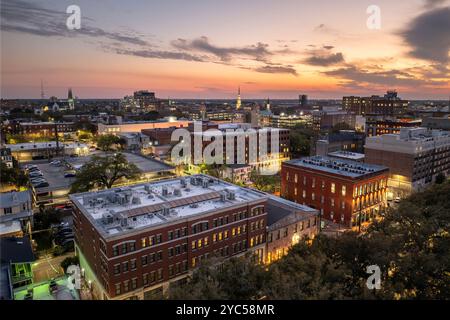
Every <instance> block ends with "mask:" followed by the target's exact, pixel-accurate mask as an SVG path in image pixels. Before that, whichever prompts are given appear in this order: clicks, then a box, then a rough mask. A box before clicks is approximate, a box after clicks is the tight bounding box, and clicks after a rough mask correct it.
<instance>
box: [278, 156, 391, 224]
mask: <svg viewBox="0 0 450 320" xmlns="http://www.w3.org/2000/svg"><path fill="white" fill-rule="evenodd" d="M388 173H389V169H388V168H387V167H383V166H378V165H368V164H362V163H359V162H355V161H348V160H341V159H334V158H329V157H322V156H314V157H308V158H302V159H297V160H291V161H287V162H284V163H283V166H282V169H281V195H282V197H283V198H286V199H288V200H291V201H294V202H296V203H300V204H304V205H307V206H310V207H312V208H315V209H318V210H319V211H320V216H321V219H325V220H330V221H332V222H333V223H339V224H341V225H343V226H344V227H346V228H355V227H358V228H360V227H361V226H362V225H363V224H365V223H368V222H370V221H371V220H372V219H374V218H376V217H377V216H378V215H379V214H380V213H381V212H382V211H383V210H384V208H385V207H386V201H387V199H386V192H387V178H388Z"/></svg>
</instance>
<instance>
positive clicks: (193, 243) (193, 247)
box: [192, 240, 196, 249]
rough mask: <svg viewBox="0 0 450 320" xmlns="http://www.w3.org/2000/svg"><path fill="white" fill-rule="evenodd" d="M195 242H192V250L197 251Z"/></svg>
mask: <svg viewBox="0 0 450 320" xmlns="http://www.w3.org/2000/svg"><path fill="white" fill-rule="evenodd" d="M195 243H196V242H195V240H194V241H192V249H195Z"/></svg>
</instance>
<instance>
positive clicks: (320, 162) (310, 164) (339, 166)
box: [285, 156, 389, 178]
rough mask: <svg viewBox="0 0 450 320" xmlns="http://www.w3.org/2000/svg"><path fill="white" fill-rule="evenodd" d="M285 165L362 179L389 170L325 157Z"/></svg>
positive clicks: (287, 162)
mask: <svg viewBox="0 0 450 320" xmlns="http://www.w3.org/2000/svg"><path fill="white" fill-rule="evenodd" d="M285 163H286V164H289V165H291V166H296V167H303V168H307V169H314V170H317V171H323V172H328V173H334V174H337V175H341V176H346V177H350V178H362V177H364V176H368V175H372V174H374V173H379V172H383V171H387V170H389V169H388V168H387V167H384V166H379V165H374V164H367V163H361V162H357V161H353V160H344V159H337V158H330V157H324V156H314V157H306V158H301V159H295V160H290V161H286V162H285Z"/></svg>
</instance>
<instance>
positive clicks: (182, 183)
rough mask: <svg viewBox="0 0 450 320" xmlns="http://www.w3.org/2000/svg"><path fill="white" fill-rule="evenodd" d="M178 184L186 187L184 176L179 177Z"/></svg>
mask: <svg viewBox="0 0 450 320" xmlns="http://www.w3.org/2000/svg"><path fill="white" fill-rule="evenodd" d="M180 185H181V187H182V188H186V186H187V182H186V179H185V178H181V179H180Z"/></svg>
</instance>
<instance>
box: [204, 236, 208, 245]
mask: <svg viewBox="0 0 450 320" xmlns="http://www.w3.org/2000/svg"><path fill="white" fill-rule="evenodd" d="M203 242H204V244H205V246H207V245H208V237H205V239H203Z"/></svg>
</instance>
